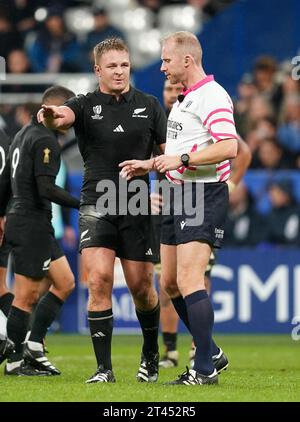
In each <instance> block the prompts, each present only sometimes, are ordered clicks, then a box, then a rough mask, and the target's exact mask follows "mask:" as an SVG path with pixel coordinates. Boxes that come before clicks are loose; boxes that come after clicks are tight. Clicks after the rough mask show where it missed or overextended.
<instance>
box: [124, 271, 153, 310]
mask: <svg viewBox="0 0 300 422" xmlns="http://www.w3.org/2000/svg"><path fill="white" fill-rule="evenodd" d="M128 287H129V289H130V292H131V294H132V297H133V300H134V303H135V305H136V307H137V308H138V309H144V310H146V309H152V308H153V307H154V306H156V305H157V302H158V296H157V292H156V290H155V288H154V285H153V280H152V277H142V278H140V279H139V281H138V282H137V283H131V285H130V286H128Z"/></svg>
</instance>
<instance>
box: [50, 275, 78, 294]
mask: <svg viewBox="0 0 300 422" xmlns="http://www.w3.org/2000/svg"><path fill="white" fill-rule="evenodd" d="M74 289H75V277H74V275H73V273H72V272H70V273H69V274H67V275H64V276H63V277H62V278H61V279H60V280H59V282H54V283H53V284H52V286H51V289H50V291H51V292H52V293H54V294H55V295H56V296H58V297H59V298H60V299H61V300H63V301H65V300H66V299H67V297H68V296H70V294H71V293H72V291H73V290H74Z"/></svg>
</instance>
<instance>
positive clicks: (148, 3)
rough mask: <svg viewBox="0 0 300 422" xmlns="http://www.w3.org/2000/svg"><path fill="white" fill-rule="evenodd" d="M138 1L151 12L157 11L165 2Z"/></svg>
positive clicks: (153, 0) (158, 0)
mask: <svg viewBox="0 0 300 422" xmlns="http://www.w3.org/2000/svg"><path fill="white" fill-rule="evenodd" d="M139 3H140V4H141V6H144V7H147V8H148V9H150V10H151V11H152V12H154V13H158V12H159V9H160V8H161V6H163V4H164V3H166V2H164V1H162V0H139ZM177 3H178V2H177Z"/></svg>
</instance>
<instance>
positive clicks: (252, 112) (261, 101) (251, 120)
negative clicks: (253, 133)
mask: <svg viewBox="0 0 300 422" xmlns="http://www.w3.org/2000/svg"><path fill="white" fill-rule="evenodd" d="M247 117H248V129H253V127H254V126H255V124H256V122H257V120H260V119H268V118H272V117H274V110H273V108H272V104H271V103H270V102H269V101H268V100H267V99H266V98H264V97H263V96H262V95H256V96H255V97H253V98H252V100H251V102H250V107H249V112H248V116H247Z"/></svg>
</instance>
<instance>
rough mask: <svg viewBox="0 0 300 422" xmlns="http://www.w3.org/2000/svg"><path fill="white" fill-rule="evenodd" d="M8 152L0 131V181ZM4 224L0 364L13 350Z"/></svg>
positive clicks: (0, 224)
mask: <svg viewBox="0 0 300 422" xmlns="http://www.w3.org/2000/svg"><path fill="white" fill-rule="evenodd" d="M8 151H9V138H8V136H7V135H6V133H5V132H4V131H3V130H2V129H0V180H1V177H2V174H3V172H4V168H5V165H6V160H7V157H8ZM4 223H5V221H4V217H0V241H2V245H1V246H0V363H1V362H2V361H3V360H4V358H5V356H8V354H9V353H10V352H11V351H12V349H13V343H12V342H11V341H10V340H9V339H7V334H6V324H7V316H8V313H9V310H10V306H11V304H12V301H13V298H14V295H13V294H12V293H11V292H10V291H9V290H8V287H7V285H6V268H7V262H8V255H9V246H8V245H7V244H6V243H5V242H3V234H4V233H3V232H4Z"/></svg>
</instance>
